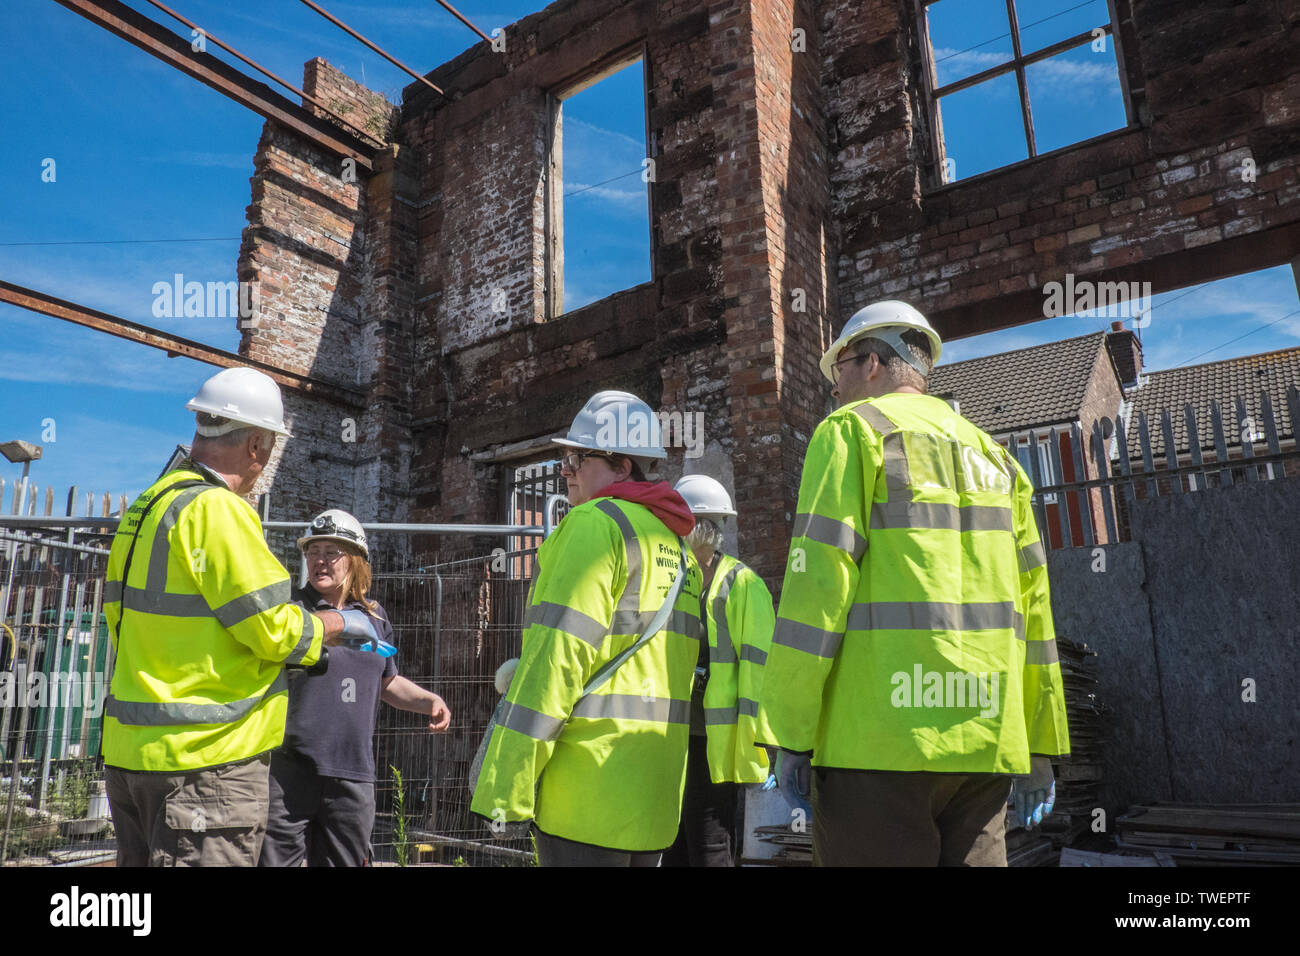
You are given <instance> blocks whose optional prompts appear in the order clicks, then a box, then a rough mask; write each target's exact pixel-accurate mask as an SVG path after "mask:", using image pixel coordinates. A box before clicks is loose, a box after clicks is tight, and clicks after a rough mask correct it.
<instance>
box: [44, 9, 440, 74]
mask: <svg viewBox="0 0 1300 956" xmlns="http://www.w3.org/2000/svg"><path fill="white" fill-rule="evenodd" d="M59 2H60V3H62V2H63V0H59ZM301 3H303V4H304V5H305V6H307V7H309V8H310V9H312V10H314V11H315V12H317V13H319V14H320V15H321V16H322V17H324V18H325V19H326V20H328V21H329V22H330V23H332V24H334V25H335V26H336V27H338V28H339V29H340V30H342V31H343V32H344V33H346V34H347V35H348V36H350V37H352V39H354V40H360V41H361V42H362V43H364V44H365V45H366V46H368V47H370V49H372V50H374V51H375V52H376V53H378V54H379V55H380V56H382V57H383V58H384V59H385V60H387V61H388V62H389V63H391V64H393V66H395V67H397V68H398V69H399V70H405V71H406V74H407V75H408V76H410V77H413V78H414V79H416V80H418V81H419V82H421V83H423V84H424V85H425V86H427V87H428V88H429V89H431V90H433V91H434V92H435V93H438V94H439V95H441V96H446V95H447V94H446V93H443V92H442V87H440V86H435V85H434V84H433V83H431V82H430V81H429V80H426V79H425V78H424V77H423V76H421V75H420V74H419V73H416V72H415V71H414V70H413V69H411V68H410V67H409V66H407V65H406V64H405V63H403V62H402V61H401V60H399V59H398V58H397V57H395V56H390V55H389V54H387V53H385V52H384V51H383V50H381V49H380V48H379V47H378V46H376V45H375V44H374V43H371V42H370V41H369V40H367V39H366V38H365V37H363V36H362V35H361V34H360V33H358V32H357V31H356V30H354V29H352V28H351V27H350V26H348V25H347V24H346V23H344V22H343V21H342V20H340V19H339V18H338V17H336V16H334V14H332V13H330V12H329V11H328V10H326V9H324V8H322V7H321V6H320V5H319V4H316V3H312V0H301Z"/></svg>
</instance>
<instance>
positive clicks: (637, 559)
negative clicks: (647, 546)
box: [596, 498, 641, 614]
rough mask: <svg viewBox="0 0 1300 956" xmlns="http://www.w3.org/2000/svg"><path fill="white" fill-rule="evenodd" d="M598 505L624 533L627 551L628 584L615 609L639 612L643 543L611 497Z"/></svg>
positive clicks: (624, 547) (625, 549) (624, 543)
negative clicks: (639, 540) (641, 543)
mask: <svg viewBox="0 0 1300 956" xmlns="http://www.w3.org/2000/svg"><path fill="white" fill-rule="evenodd" d="M596 507H597V508H598V509H600V510H601V511H602V512H604V513H605V514H606V515H608V516H609V517H610V518H613V519H614V523H615V524H617V525H618V530H619V531H621V532H622V533H623V550H624V551H626V552H627V586H626V587H625V588H623V593H622V594H621V595H620V596H619V599H618V605H617V606H616V607H615V608H614V610H615V611H631V612H633V613H634V614H635V613H638V612H639V611H640V610H641V545H640V543H639V542H638V541H637V537H636V530H635V529H634V528H633V527H632V522H631V521H629V520H628V517H627V515H625V514H623V511H622V509H620V508H619V506H618V505H616V504H614V502H613V501H611V500H610V499H608V498H605V499H603V500H602V501H598V502H597V503H596Z"/></svg>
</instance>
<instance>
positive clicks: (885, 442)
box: [761, 392, 1070, 773]
mask: <svg viewBox="0 0 1300 956" xmlns="http://www.w3.org/2000/svg"><path fill="white" fill-rule="evenodd" d="M1031 493H1032V488H1031V487H1030V483H1029V479H1028V478H1027V477H1026V475H1025V473H1024V471H1023V470H1022V469H1021V468H1020V466H1019V464H1018V463H1017V462H1016V461H1015V459H1013V458H1012V457H1011V456H1010V455H1009V454H1008V453H1007V452H1006V451H1005V450H1004V449H1003V448H1002V447H1001V446H1000V445H998V444H997V443H996V442H994V441H993V439H992V438H990V437H989V436H988V435H987V434H985V433H984V432H983V431H981V430H980V429H979V428H977V427H975V426H974V425H973V424H971V423H970V422H969V421H967V420H966V419H964V418H962V417H961V416H960V415H958V414H956V413H955V412H953V410H952V409H951V408H950V407H949V406H948V405H947V404H946V403H945V402H943V401H940V400H939V399H937V398H933V397H931V396H927V395H917V394H910V393H897V392H896V393H892V394H889V395H884V396H881V397H879V398H874V399H869V400H867V401H863V402H855V403H853V404H850V405H847V406H845V407H843V408H841V409H839V410H837V411H835V412H833V413H832V414H831V415H829V416H828V417H827V418H826V419H825V420H824V421H823V422H822V423H821V424H820V425H818V426H817V430H816V431H815V432H814V433H813V437H812V441H811V442H810V443H809V445H808V455H807V458H806V459H805V461H804V469H803V478H802V480H801V482H800V487H799V505H798V514H797V516H796V518H795V524H794V529H793V538H792V540H791V547H790V557H789V561H788V563H787V566H786V573H785V582H784V589H783V591H782V593H781V606H780V611H779V613H778V615H777V622H776V632H775V634H774V636H773V639H772V650H771V653H770V654H769V655H768V660H767V666H766V668H765V674H764V684H763V692H762V697H761V704H762V707H763V710H764V711H765V714H766V716H767V718H768V720H769V722H770V725H771V728H772V732H773V739H772V740H770V741H764V742H767V743H775V744H777V745H779V746H781V747H783V748H785V749H787V750H792V751H798V752H808V751H812V753H813V764H814V765H816V766H822V767H837V768H846V769H858V770H903V771H937V772H949V773H1027V772H1028V771H1029V756H1030V754H1031V753H1033V754H1042V755H1045V756H1053V755H1060V754H1066V753H1068V752H1069V749H1070V743H1069V734H1068V732H1067V730H1066V717H1065V693H1064V688H1063V685H1062V683H1061V666H1060V663H1059V660H1058V658H1057V650H1056V635H1055V631H1054V629H1053V626H1052V608H1051V600H1050V595H1049V593H1048V584H1047V567H1046V555H1045V553H1044V550H1043V545H1042V542H1041V541H1040V540H1039V536H1038V530H1037V527H1036V525H1035V522H1034V518H1033V513H1032V511H1031V509H1030V494H1031Z"/></svg>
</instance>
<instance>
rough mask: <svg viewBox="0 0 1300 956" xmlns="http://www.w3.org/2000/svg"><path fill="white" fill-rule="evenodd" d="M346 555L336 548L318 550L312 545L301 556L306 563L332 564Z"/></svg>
mask: <svg viewBox="0 0 1300 956" xmlns="http://www.w3.org/2000/svg"><path fill="white" fill-rule="evenodd" d="M346 553H347V552H344V551H340V550H339V549H338V548H318V547H315V546H314V545H313V546H312V547H310V548H308V549H307V550H306V551H304V552H303V555H304V556H305V557H306V558H307V560H308V561H326V562H328V563H330V564H333V563H335V562H336V561H338V559H339V558H341V557H343V555H344V554H346Z"/></svg>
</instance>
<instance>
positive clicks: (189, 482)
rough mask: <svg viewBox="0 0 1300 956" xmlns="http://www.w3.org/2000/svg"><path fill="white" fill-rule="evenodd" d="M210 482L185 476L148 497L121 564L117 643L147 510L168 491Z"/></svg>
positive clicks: (120, 640)
mask: <svg viewBox="0 0 1300 956" xmlns="http://www.w3.org/2000/svg"><path fill="white" fill-rule="evenodd" d="M210 484H212V482H210V481H206V480H204V479H202V478H186V479H185V480H184V481H178V482H176V484H174V485H168V486H167V487H166V488H164V489H163V490H162V491H160V492H158V494H156V495H154V496H153V497H152V498H150V499H149V503H148V504H147V505H145V506H144V511H142V512H140V520H139V521H138V522H137V523H136V526H135V534H133V535H132V536H131V547H129V548H128V549H127V551H126V561H125V563H124V564H123V565H122V610H121V611H120V612H119V613H118V615H117V633H116V635H115V636H116V637H117V642H118V644H119V645H121V643H122V618H124V617H126V582H127V575H128V574H130V573H131V559H132V558H133V557H135V546H136V543H137V542H139V540H140V529H141V528H143V527H144V519H145V518H147V517H149V512H150V511H152V510H153V506H154V505H156V504H157V503H158V502H159V501H160V500H161V499H162V498H163V496H164V495H166V494H168V493H169V492H172V491H180V490H181V489H183V488H193V487H194V486H195V485H210ZM122 520H124V521H125V520H126V515H123V516H122Z"/></svg>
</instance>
